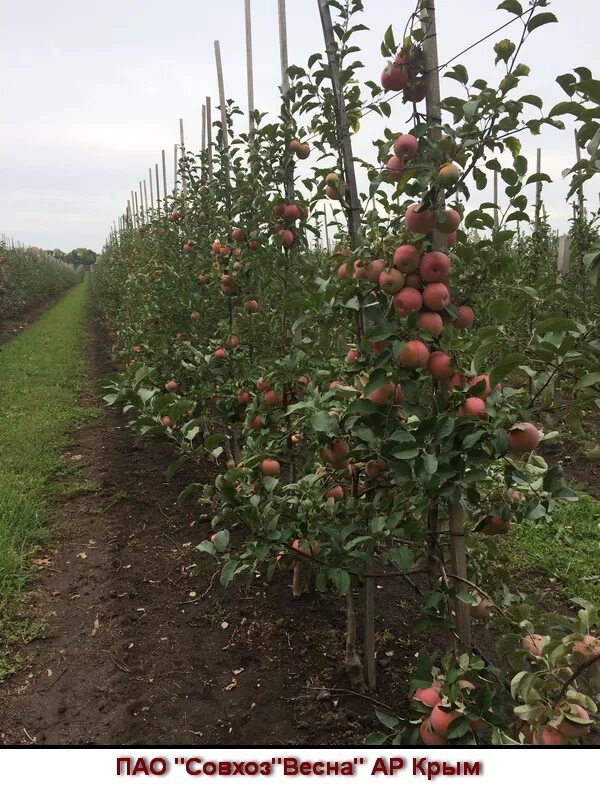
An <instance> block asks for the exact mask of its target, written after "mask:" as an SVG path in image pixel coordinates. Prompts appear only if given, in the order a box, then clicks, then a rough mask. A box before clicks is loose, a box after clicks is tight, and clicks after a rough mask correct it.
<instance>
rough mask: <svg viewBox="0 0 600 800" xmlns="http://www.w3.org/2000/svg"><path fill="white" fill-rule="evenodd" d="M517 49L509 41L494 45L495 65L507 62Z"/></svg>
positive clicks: (504, 40) (503, 40)
mask: <svg viewBox="0 0 600 800" xmlns="http://www.w3.org/2000/svg"><path fill="white" fill-rule="evenodd" d="M516 49H517V45H516V44H515V43H514V42H511V40H510V39H502V40H501V41H500V42H496V44H495V45H494V52H495V53H496V64H497V63H498V62H499V61H504V62H505V63H507V62H508V60H509V58H510V57H511V56H512V54H513V53H514V52H515V50H516Z"/></svg>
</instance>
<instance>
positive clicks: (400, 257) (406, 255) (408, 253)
mask: <svg viewBox="0 0 600 800" xmlns="http://www.w3.org/2000/svg"><path fill="white" fill-rule="evenodd" d="M393 264H394V266H395V267H397V268H398V269H399V270H400V272H403V273H404V274H405V275H410V274H411V273H413V272H416V271H417V270H418V269H419V251H418V250H417V248H416V247H413V246H412V244H401V245H400V247H398V248H396V251H395V252H394V258H393Z"/></svg>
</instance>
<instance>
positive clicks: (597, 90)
mask: <svg viewBox="0 0 600 800" xmlns="http://www.w3.org/2000/svg"><path fill="white" fill-rule="evenodd" d="M576 89H577V91H578V92H581V93H582V94H584V95H585V96H586V98H587V99H589V100H591V101H593V102H594V103H596V104H597V105H600V81H598V80H593V79H592V78H589V79H588V80H584V81H580V82H579V83H578V84H577V86H576Z"/></svg>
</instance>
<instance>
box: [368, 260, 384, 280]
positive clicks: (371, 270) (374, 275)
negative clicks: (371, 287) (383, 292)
mask: <svg viewBox="0 0 600 800" xmlns="http://www.w3.org/2000/svg"><path fill="white" fill-rule="evenodd" d="M385 267H386V262H385V261H384V260H383V259H382V258H376V259H375V260H374V261H371V263H370V264H369V265H368V267H367V278H368V280H370V281H371V283H377V284H378V283H379V276H380V275H381V273H382V272H383V270H384V269H385Z"/></svg>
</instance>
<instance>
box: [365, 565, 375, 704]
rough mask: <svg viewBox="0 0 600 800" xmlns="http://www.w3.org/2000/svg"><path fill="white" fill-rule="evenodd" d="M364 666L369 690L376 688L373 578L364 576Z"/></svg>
mask: <svg viewBox="0 0 600 800" xmlns="http://www.w3.org/2000/svg"><path fill="white" fill-rule="evenodd" d="M364 639H365V642H364V644H365V666H366V673H367V687H368V688H369V690H370V691H372V692H373V691H375V689H376V688H377V673H376V670H375V578H370V577H366V578H365V629H364Z"/></svg>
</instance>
